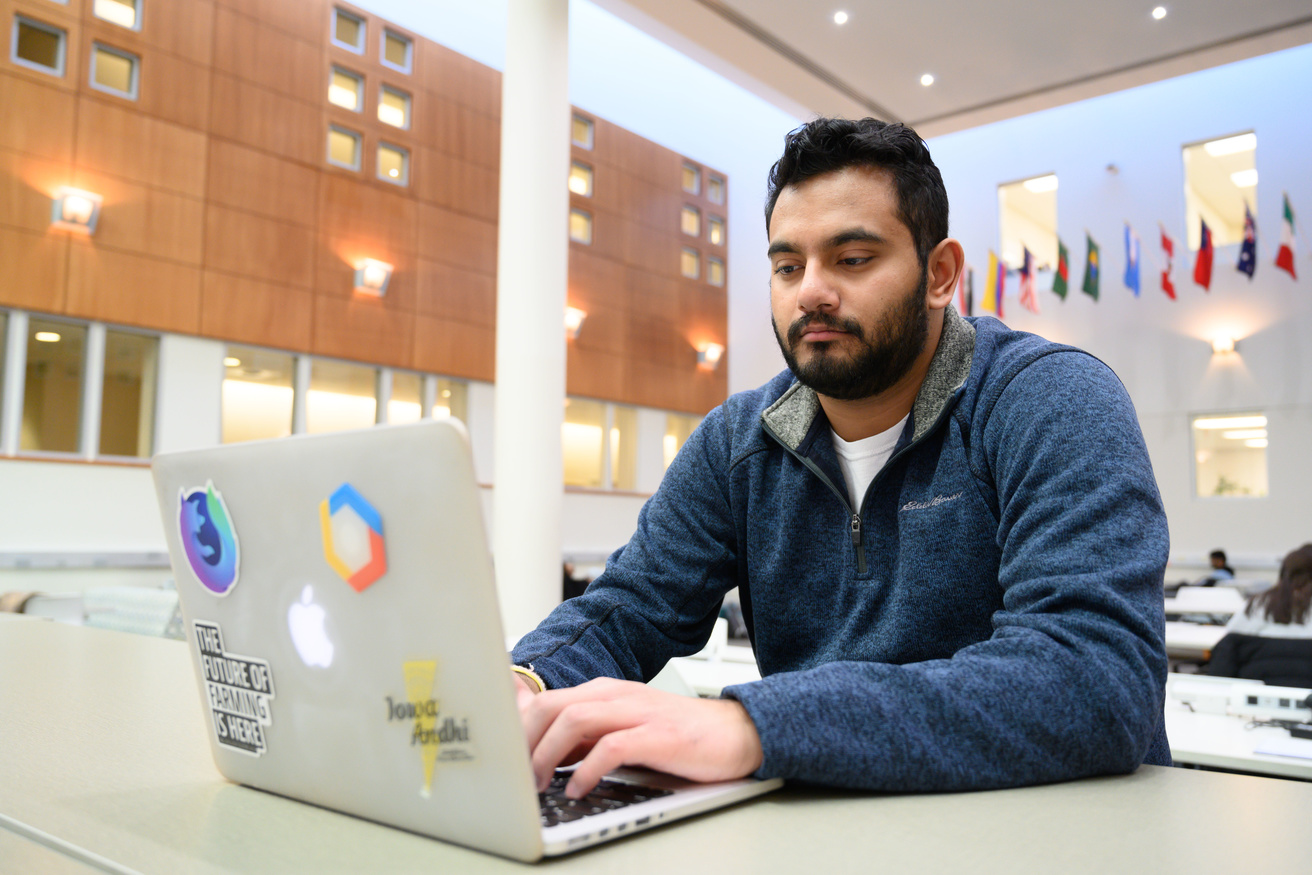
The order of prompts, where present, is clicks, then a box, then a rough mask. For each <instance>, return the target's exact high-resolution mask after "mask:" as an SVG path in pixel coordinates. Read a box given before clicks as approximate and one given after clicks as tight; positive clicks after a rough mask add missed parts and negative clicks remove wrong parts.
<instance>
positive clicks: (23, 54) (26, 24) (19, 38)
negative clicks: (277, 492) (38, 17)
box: [10, 15, 67, 76]
mask: <svg viewBox="0 0 1312 875" xmlns="http://www.w3.org/2000/svg"><path fill="white" fill-rule="evenodd" d="M66 39H67V34H65V32H64V31H62V30H60V29H59V28H57V27H51V26H50V25H48V24H42V23H41V22H39V21H33V20H32V19H30V18H24V17H23V16H21V15H17V16H14V36H13V44H12V45H11V46H10V56H11V57H12V58H13V60H14V63H15V64H18V65H20V66H23V67H28V68H31V69H33V70H40V71H41V72H42V73H53V74H54V75H56V76H63V75H64V46H65V42H66Z"/></svg>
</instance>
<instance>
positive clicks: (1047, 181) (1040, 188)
mask: <svg viewBox="0 0 1312 875" xmlns="http://www.w3.org/2000/svg"><path fill="white" fill-rule="evenodd" d="M1023 184H1024V186H1025V188H1026V189H1027V190H1029V191H1032V192H1034V193H1035V194H1043V193H1044V192H1046V191H1056V190H1057V174H1055V173H1049V174H1047V175H1046V176H1035V177H1034V178H1032V179H1027V180H1025V182H1024V183H1023Z"/></svg>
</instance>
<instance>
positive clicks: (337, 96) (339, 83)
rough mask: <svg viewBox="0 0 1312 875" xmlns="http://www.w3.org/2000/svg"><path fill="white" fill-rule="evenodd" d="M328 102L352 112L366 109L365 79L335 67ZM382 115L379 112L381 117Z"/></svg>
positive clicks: (329, 85) (329, 84) (329, 86)
mask: <svg viewBox="0 0 1312 875" xmlns="http://www.w3.org/2000/svg"><path fill="white" fill-rule="evenodd" d="M328 102H329V103H331V104H333V105H334V106H340V107H341V108H342V109H349V110H350V111H351V112H360V110H361V109H362V108H363V107H364V77H363V76H361V75H360V74H358V73H352V72H351V71H350V70H343V69H342V68H341V67H333V74H332V78H331V79H330V80H329V82H328ZM381 114H382V111H381V110H379V117H381Z"/></svg>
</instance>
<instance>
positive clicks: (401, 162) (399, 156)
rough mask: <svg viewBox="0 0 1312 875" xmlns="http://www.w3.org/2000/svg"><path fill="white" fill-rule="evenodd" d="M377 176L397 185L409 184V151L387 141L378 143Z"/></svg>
mask: <svg viewBox="0 0 1312 875" xmlns="http://www.w3.org/2000/svg"><path fill="white" fill-rule="evenodd" d="M378 178H379V179H381V180H383V181H385V182H394V183H396V184H397V185H409V184H410V152H409V151H407V150H406V149H402V148H401V147H400V146H393V145H391V144H389V143H379V144H378Z"/></svg>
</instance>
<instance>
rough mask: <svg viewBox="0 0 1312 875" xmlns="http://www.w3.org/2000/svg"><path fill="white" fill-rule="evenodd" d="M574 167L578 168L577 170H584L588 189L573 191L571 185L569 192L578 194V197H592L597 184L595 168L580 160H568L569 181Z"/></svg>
mask: <svg viewBox="0 0 1312 875" xmlns="http://www.w3.org/2000/svg"><path fill="white" fill-rule="evenodd" d="M575 168H577V169H579V170H582V171H584V172H585V173H586V174H587V180H588V190H587V191H575V190H574V189H573V187H571V188H570V190H569V191H570V194H576V195H578V196H579V197H586V198H590V197H592V195H593V193H594V192H595V191H596V184H597V182H596V170H595V169H594V168H593V167H592V166H591V165H589V164H584V163H583V162H582V161H570V162H569V169H570V180H571V181H572V180H573V179H574V170H575Z"/></svg>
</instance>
